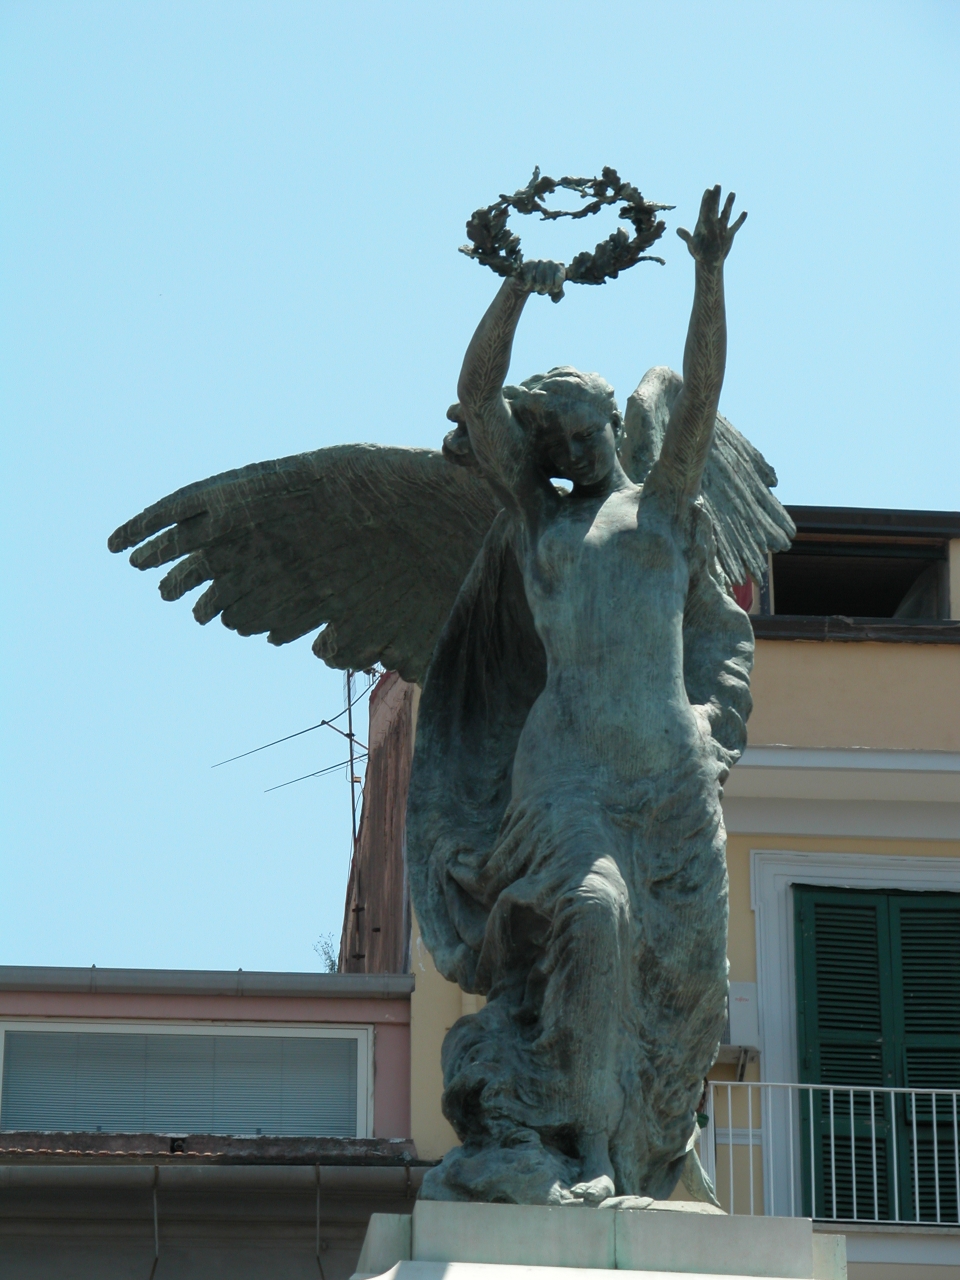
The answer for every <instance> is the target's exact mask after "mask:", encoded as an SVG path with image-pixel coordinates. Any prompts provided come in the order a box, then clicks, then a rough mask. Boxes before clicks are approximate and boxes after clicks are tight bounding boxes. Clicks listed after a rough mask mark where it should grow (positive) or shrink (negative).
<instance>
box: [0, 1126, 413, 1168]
mask: <svg viewBox="0 0 960 1280" xmlns="http://www.w3.org/2000/svg"><path fill="white" fill-rule="evenodd" d="M424 1163H430V1162H429V1161H427V1162H425V1161H422V1160H419V1159H418V1158H417V1149H416V1147H415V1146H414V1145H413V1142H412V1141H411V1140H410V1139H409V1138H315V1137H314V1138H277V1137H269V1136H262V1137H249V1138H245V1137H244V1138H235V1137H224V1136H222V1135H219V1134H211V1133H191V1134H185V1135H183V1136H180V1135H173V1136H171V1135H170V1134H162V1133H29V1132H23V1131H19V1132H13V1133H0V1165H2V1164H30V1165H38V1164H57V1165H69V1164H74V1165H76V1164H80V1165H91V1164H96V1165H107V1164H151V1165H163V1166H166V1165H181V1166H184V1165H205V1164H219V1165H271V1164H273V1165H350V1166H360V1165H363V1166H379V1167H397V1166H405V1165H406V1166H410V1165H420V1164H424Z"/></svg>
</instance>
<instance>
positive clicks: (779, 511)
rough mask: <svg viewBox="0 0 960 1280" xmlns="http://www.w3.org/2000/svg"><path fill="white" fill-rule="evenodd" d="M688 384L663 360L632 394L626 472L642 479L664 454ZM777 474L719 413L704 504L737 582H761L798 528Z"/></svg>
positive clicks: (723, 562) (624, 444) (626, 419)
mask: <svg viewBox="0 0 960 1280" xmlns="http://www.w3.org/2000/svg"><path fill="white" fill-rule="evenodd" d="M682 386H683V379H682V378H681V377H680V375H679V373H674V371H673V370H672V369H668V368H667V367H666V366H665V365H661V366H658V367H657V368H655V369H651V370H650V371H649V372H648V373H646V374H644V377H643V381H642V382H641V383H640V385H639V387H637V389H636V391H635V392H634V393H633V395H632V396H631V397H630V399H629V400H628V401H627V407H626V410H625V412H624V416H623V439H622V441H621V445H620V458H621V462H622V463H623V468H624V470H625V471H626V473H627V475H629V477H630V478H631V480H633V481H634V482H635V483H637V484H642V483H643V481H644V480H645V479H646V476H647V474H648V472H649V471H650V468H651V467H652V466H653V464H654V462H656V460H657V458H658V457H659V456H660V447H661V445H662V444H663V437H664V433H665V431H666V429H667V423H668V422H669V420H670V411H671V410H672V408H673V404H674V401H675V400H676V398H677V395H678V394H679V392H680V388H681V387H682ZM776 483H777V474H776V472H775V471H774V469H773V467H771V466H770V464H769V463H768V462H767V460H766V459H765V458H764V456H763V454H762V453H761V452H760V451H759V449H755V448H754V447H753V445H752V444H751V443H750V441H749V440H747V439H745V437H744V436H742V435H741V434H740V432H739V431H738V430H737V429H736V427H734V426H733V425H732V424H731V423H730V422H728V421H727V419H726V418H724V417H723V416H722V415H720V414H718V415H717V425H716V430H715V431H714V436H713V445H712V447H711V449H710V455H709V457H708V458H707V465H706V467H705V468H704V472H703V481H702V483H701V494H702V497H703V506H704V509H705V511H706V513H707V515H708V516H709V517H710V519H711V521H712V523H713V531H714V537H715V538H716V546H717V559H718V560H719V561H720V566H721V568H722V569H723V571H724V573H725V574H726V576H727V578H728V579H729V580H730V581H731V582H736V583H739V582H746V580H747V578H748V577H751V578H753V579H754V580H755V581H757V582H760V581H761V580H762V579H763V575H764V573H765V572H766V569H767V552H768V551H785V550H786V549H787V548H788V547H789V546H790V542H791V540H792V538H793V537H794V535H795V534H796V527H795V526H794V523H793V521H792V520H791V519H790V516H789V515H788V514H787V512H786V511H785V510H784V508H783V507H782V506H781V504H780V503H779V502H778V501H777V499H776V498H775V497H774V496H773V494H772V493H771V489H773V488H774V487H775V486H776Z"/></svg>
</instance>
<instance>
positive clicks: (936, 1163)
mask: <svg viewBox="0 0 960 1280" xmlns="http://www.w3.org/2000/svg"><path fill="white" fill-rule="evenodd" d="M930 1105H931V1107H932V1109H933V1193H934V1195H935V1196H936V1204H937V1222H939V1221H940V1150H939V1148H938V1146H937V1095H936V1091H934V1092H933V1093H931V1095H930Z"/></svg>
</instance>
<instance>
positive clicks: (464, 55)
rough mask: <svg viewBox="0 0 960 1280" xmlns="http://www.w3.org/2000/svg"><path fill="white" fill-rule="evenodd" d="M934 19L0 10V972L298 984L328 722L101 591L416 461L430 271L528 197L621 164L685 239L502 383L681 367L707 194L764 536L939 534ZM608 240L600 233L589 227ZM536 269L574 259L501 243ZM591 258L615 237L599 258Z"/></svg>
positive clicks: (943, 218) (330, 836)
mask: <svg viewBox="0 0 960 1280" xmlns="http://www.w3.org/2000/svg"><path fill="white" fill-rule="evenodd" d="M958 15H960V9H958V7H957V5H956V4H955V3H952V2H949V3H931V2H930V0H910V2H909V3H883V2H882V0H873V2H871V3H853V2H850V3H844V2H842V0H841V2H839V3H838V2H837V0H832V2H831V3H828V4H818V3H813V2H811V0H805V2H804V3H779V4H775V5H774V4H769V3H732V4H729V5H724V6H717V5H714V4H708V3H682V2H680V0H659V2H657V3H644V2H643V0H630V2H628V3H614V2H609V3H607V2H604V0H599V2H598V0H594V2H593V3H590V4H587V3H582V2H579V3H572V2H564V0H550V2H549V3H524V2H522V0H513V2H512V3H509V4H505V3H500V2H499V0H490V2H489V3H487V4H485V5H483V6H481V7H479V8H478V7H477V6H475V5H474V6H471V5H456V4H441V3H433V4H428V3H404V4H399V3H396V4H386V3H385V4H364V3H354V4H349V5H347V4H332V3H319V2H316V3H284V2H283V0H270V3H267V2H266V0H263V2H262V3H255V4H249V3H247V4H245V3H241V2H240V0H231V2H230V3H222V4H216V3H208V2H206V0H190V2H189V3H175V2H174V0H163V2H162V3H160V2H157V0H154V2H152V3H151V2H145V3H135V4H131V3H128V2H123V3H93V2H87V3H82V4H72V3H67V2H66V0H59V2H58V3H44V2H42V0H28V2H19V3H18V2H16V0H6V3H5V4H4V5H3V7H2V13H0V24H2V27H0V46H2V53H0V58H2V66H0V81H2V89H0V119H2V122H3V123H2V126H0V128H2V135H3V136H2V146H3V152H2V157H0V161H2V163H0V168H2V172H3V175H4V176H3V204H2V253H3V259H2V325H3V333H2V361H3V377H2V390H0V397H2V404H0V409H2V422H3V433H4V469H3V475H4V501H3V518H4V522H5V529H4V533H3V547H4V554H3V557H2V566H3V574H4V585H3V597H2V598H3V668H2V670H3V680H4V709H3V734H4V763H3V785H4V793H5V795H4V811H3V819H2V835H3V851H2V859H3V862H2V878H0V893H2V913H0V962H3V963H27V964H41V963H49V964H83V965H88V964H91V963H96V964H97V965H100V966H106V965H147V966H152V965H170V966H189V967H193V966H224V967H237V966H242V967H243V968H245V969H253V968H267V969H297V968H306V969H309V968H317V967H319V961H318V959H317V957H316V956H315V954H314V952H313V951H312V949H311V944H312V943H313V941H314V940H315V939H316V937H317V936H318V934H320V933H321V932H324V931H336V932H339V927H340V919H341V913H342V904H343V889H344V881H345V875H346V869H347V862H348V851H349V819H348V804H347V784H346V782H345V780H344V779H343V777H342V776H341V775H334V776H333V777H331V778H329V779H325V780H322V781H318V782H310V783H302V784H300V785H298V786H295V787H289V788H286V789H285V790H282V791H278V792H274V793H272V794H269V795H265V794H264V788H265V787H268V786H270V785H272V784H273V783H276V782H281V781H283V780H285V779H286V778H289V777H294V776H296V775H297V774H300V773H305V772H307V771H308V770H309V769H314V768H319V767H321V766H322V765H324V764H328V763H334V762H335V761H337V760H338V759H340V758H341V754H342V753H341V747H340V743H339V740H338V739H336V738H335V737H334V736H333V735H332V734H329V735H328V736H327V737H326V738H324V737H323V735H322V734H312V735H307V736H306V737H305V738H301V739H298V740H297V741H296V742H295V743H291V744H289V745H288V746H286V747H283V748H277V749H275V750H273V751H269V752H264V753H262V754H260V755H258V756H254V757H252V758H251V759H250V760H246V761H242V762H240V763H238V764H234V765H231V766H229V767H228V768H224V769H217V770H214V771H211V769H210V765H211V764H212V763H214V762H215V761H217V760H220V759H221V758H223V757H225V756H229V755H233V754H235V753H236V752H238V751H242V750H244V749H245V748H248V747H253V746H256V745H258V744H259V743H261V742H266V741H268V740H269V739H271V738H275V737H279V736H281V735H282V734H285V733H290V732H292V731H294V730H296V729H299V728H302V727H303V726H305V725H307V724H311V723H313V722H314V721H316V720H318V719H319V718H320V717H321V716H323V715H325V714H330V713H331V712H333V711H336V710H337V709H338V708H339V707H340V706H341V705H342V696H343V693H342V677H341V676H340V675H339V674H338V673H334V672H330V671H328V670H327V669H326V668H324V667H323V666H322V665H321V664H320V663H319V662H317V660H316V659H315V658H314V657H313V656H312V654H311V653H310V649H309V641H307V640H303V641H300V642H299V643H297V644H295V645H292V646H289V647H287V648H286V649H281V650H275V649H273V648H272V647H270V646H268V645H267V644H266V642H265V641H264V640H263V639H262V638H258V639H249V640H242V639H240V638H239V637H237V636H236V635H234V634H233V633H232V632H228V631H226V630H225V629H224V628H223V627H221V626H220V625H219V623H216V622H215V623H212V624H211V625H210V626H208V627H206V628H204V629H201V628H199V627H198V626H197V625H196V624H195V623H194V622H193V619H192V617H191V615H190V611H189V606H188V605H187V603H186V602H181V603H180V604H179V605H177V606H170V605H165V604H162V602H161V601H160V598H159V596H158V595H157V592H156V580H157V575H155V574H154V575H149V574H138V573H136V572H134V571H133V570H132V569H131V568H129V566H128V565H127V564H126V561H125V559H124V558H121V557H113V556H110V555H109V554H108V553H107V550H106V545H105V540H106V536H107V534H108V533H109V532H110V531H111V530H112V529H113V528H114V526H115V525H117V524H118V523H119V522H120V521H121V520H123V519H125V518H127V517H128V516H130V515H132V514H134V513H135V512H136V511H138V510H139V509H140V508H141V507H142V506H144V505H145V504H147V503H148V502H151V501H153V500H154V499H156V498H158V497H160V496H161V495H163V494H165V493H167V492H169V491H170V490H172V489H174V488H176V487H178V486H179V485H181V484H184V483H187V482H189V481H192V480H195V479H200V478H203V477H205V476H207V475H210V474H212V473H214V472H217V471H221V470H224V469H226V468H228V467H233V466H238V465H241V464H244V463H247V462H252V461H257V460H259V459H264V458H273V457H278V456H281V455H283V454H287V453H293V452H297V451H300V450H304V449H312V448H317V447H319V446H322V445H331V444H336V443H340V442H342V441H351V440H370V441H380V442H393V443H401V444H414V445H438V444H439V442H440V440H441V438H442V435H443V432H444V430H445V428H446V425H447V424H446V423H445V421H444V416H443V415H444V410H445V408H446V406H447V405H448V404H449V403H450V401H451V400H452V399H453V396H454V388H455V385H456V376H457V371H458V368H459V361H460V358H461V354H462V351H463V348H464V346H465V344H466V342H467V340H468V338H469V336H470V333H471V330H472V327H473V325H474V324H475V322H476V320H477V319H478V318H479V315H480V314H481V312H482V310H483V308H484V306H485V305H486V302H487V301H488V299H489V297H490V296H491V293H492V291H493V289H494V287H495V281H494V277H493V276H492V275H491V274H490V273H489V272H488V271H486V270H485V269H483V268H481V267H479V266H477V265H475V264H473V263H471V262H469V261H467V259H465V258H463V257H462V256H460V255H459V254H458V253H457V252H456V250H457V246H458V245H459V244H460V243H462V241H463V239H464V234H463V223H464V220H465V218H466V217H467V215H468V214H469V213H470V212H471V210H473V209H474V208H476V207H477V206H478V205H481V204H486V203H488V202H489V201H490V200H492V199H493V198H494V197H495V196H496V195H497V194H498V193H499V192H500V191H501V190H512V189H514V188H515V187H516V186H519V185H521V184H522V183H523V182H525V181H526V179H527V178H528V177H529V174H530V171H531V169H532V167H533V165H534V164H540V165H541V166H542V168H543V169H544V170H545V171H546V172H548V173H551V174H553V175H555V176H558V175H559V174H561V173H592V172H594V171H597V170H599V169H600V167H601V166H602V165H604V164H613V165H615V166H616V167H617V168H619V170H620V172H621V173H622V174H623V175H624V176H625V177H627V178H629V179H630V180H631V181H633V182H635V183H636V184H637V185H639V186H640V187H641V189H642V190H643V192H644V193H645V194H646V195H648V196H649V197H650V198H653V199H656V200H660V201H664V202H668V203H672V204H676V205H677V211H676V213H675V214H672V215H669V230H668V235H667V237H665V239H664V241H663V246H664V248H663V252H664V256H665V257H666V258H667V265H666V267H663V268H660V267H657V266H653V265H646V266H640V267H637V268H636V269H634V270H633V271H631V272H630V273H629V274H628V275H627V276H625V277H623V278H622V279H621V280H619V281H617V282H614V283H613V284H609V285H607V286H605V287H604V288H602V289H587V288H577V287H570V288H568V291H567V294H568V296H567V298H566V299H565V301H564V302H563V303H562V304H561V305H560V306H556V307H555V306H552V305H551V304H550V303H549V302H547V301H546V300H540V299H537V300H535V301H534V302H533V303H532V304H531V306H530V308H529V309H528V312H527V315H526V316H525V319H524V327H523V330H522V333H521V336H520V339H519V341H518V343H517V350H516V355H515V364H514V370H515V373H516V374H517V375H518V376H526V375H527V374H529V373H531V372H534V371H536V370H538V369H542V368H545V367H549V366H550V365H553V364H558V363H571V364H576V365H578V366H579V367H581V368H584V369H596V370H598V371H600V372H602V373H604V374H605V375H606V376H607V377H608V378H609V379H610V380H611V381H612V382H613V383H614V385H615V386H616V387H617V389H618V392H619V394H620V396H621V399H623V398H625V397H626V395H627V394H629V392H630V391H631V390H632V388H633V387H634V386H635V385H636V383H637V382H638V380H639V378H640V376H641V375H642V374H643V372H644V370H645V369H646V368H648V367H649V366H650V365H653V364H660V363H670V364H673V365H674V366H678V365H679V362H680V359H681V351H682V345H683V336H684V330H685V326H686V318H687V312H688V308H689V302H690V294H691V287H692V268H691V264H690V262H689V259H688V258H687V255H686V251H685V249H684V248H683V246H682V244H681V243H680V241H679V240H677V239H676V237H675V236H674V234H673V228H674V227H675V226H676V225H677V224H678V222H679V223H682V224H686V225H688V226H691V227H692V225H693V220H694V218H695V216H696V209H697V205H698V202H699V197H700V194H701V192H702V191H703V188H704V186H705V185H707V184H712V183H713V182H721V183H723V184H724V186H725V187H733V188H734V189H735V190H736V192H737V194H738V198H739V205H740V206H741V207H744V208H746V209H748V210H749V213H750V217H749V220H748V222H747V224H746V226H745V227H744V230H743V232H742V233H741V235H740V236H739V237H738V240H737V244H736V247H735V249H734V252H733V255H732V257H731V259H730V261H729V264H728V282H729V283H728V308H729V323H730V350H729V363H728V376H727V381H726V385H725V389H724V397H723V408H724V410H725V412H726V413H727V415H728V416H729V417H730V418H731V419H732V420H733V421H734V422H735V423H736V424H737V425H738V426H739V427H740V428H741V430H743V431H744V432H745V433H746V434H747V435H748V436H749V437H750V438H751V439H752V440H753V441H754V442H755V443H756V444H758V445H759V446H760V447H761V448H762V449H763V450H764V452H765V453H766V454H767V455H768V457H769V458H770V460H771V461H772V462H773V463H774V465H775V466H776V467H777V470H778V471H779V474H780V479H781V488H780V492H781V496H782V497H783V498H784V499H785V500H786V501H792V502H805V503H838V504H844V505H874V506H892V507H893V506H895V507H923V508H951V509H955V508H958V507H960V468H958V461H960V458H958V437H960V432H958V413H957V408H958V405H957V401H958V363H957V305H958V303H957V299H958V294H960V290H958V279H957V276H958V250H957V245H958V218H960V200H958V182H957V155H958V136H957V132H958V131H957V96H958V84H960V78H958V76H957V55H958V31H960V17H958ZM599 221H600V220H599V219H596V220H594V222H595V223H596V222H599ZM521 230H522V232H523V234H524V237H525V240H524V243H525V248H529V250H530V251H531V252H537V251H539V252H543V253H545V254H550V255H552V256H558V257H562V256H564V255H565V254H569V252H570V251H571V248H575V247H582V246H580V245H578V242H579V241H581V240H582V241H583V242H584V243H585V244H588V245H589V246H592V244H593V243H594V239H595V238H599V236H597V237H594V232H596V231H600V230H601V228H599V227H597V226H596V225H593V224H591V225H589V226H587V227H585V226H584V224H582V223H581V224H576V225H575V226H574V228H573V229H572V233H571V230H570V229H569V228H558V227H545V228H542V227H538V226H536V225H533V224H532V220H529V219H528V220H525V221H524V224H523V226H522V228H521ZM604 233H605V229H604Z"/></svg>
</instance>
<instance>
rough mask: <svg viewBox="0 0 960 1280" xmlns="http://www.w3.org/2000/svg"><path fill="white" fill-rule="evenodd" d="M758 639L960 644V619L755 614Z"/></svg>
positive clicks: (754, 619) (754, 621) (753, 621)
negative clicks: (915, 619)
mask: <svg viewBox="0 0 960 1280" xmlns="http://www.w3.org/2000/svg"><path fill="white" fill-rule="evenodd" d="M750 621H751V622H752V623H753V634H754V636H755V637H756V639H757V640H872V641H874V642H876V641H880V642H881V643H886V644H960V619H955V618H944V619H938V620H929V621H916V622H911V621H906V620H901V619H899V618H845V617H843V615H842V614H836V615H833V616H831V617H813V616H808V615H806V614H787V613H777V614H772V615H770V616H766V615H763V614H752V615H751V617H750Z"/></svg>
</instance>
